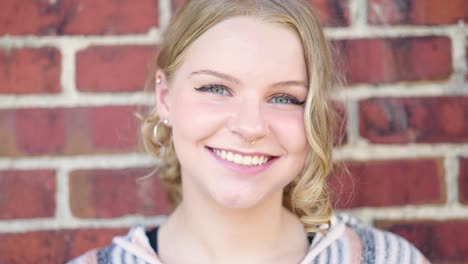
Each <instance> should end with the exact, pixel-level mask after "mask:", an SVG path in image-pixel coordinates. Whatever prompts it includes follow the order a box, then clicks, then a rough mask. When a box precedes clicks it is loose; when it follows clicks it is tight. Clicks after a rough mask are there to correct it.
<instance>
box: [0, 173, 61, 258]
mask: <svg viewBox="0 0 468 264" xmlns="http://www.w3.org/2000/svg"><path fill="white" fill-rule="evenodd" d="M0 208H2V210H0V219H15V218H39V217H53V216H54V215H55V171H53V170H6V171H0ZM0 262H1V261H0ZM2 263H3V262H2Z"/></svg>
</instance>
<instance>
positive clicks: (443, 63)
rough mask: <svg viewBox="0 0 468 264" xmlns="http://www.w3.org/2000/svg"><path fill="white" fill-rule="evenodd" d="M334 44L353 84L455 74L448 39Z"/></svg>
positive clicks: (429, 38) (445, 76)
mask: <svg viewBox="0 0 468 264" xmlns="http://www.w3.org/2000/svg"><path fill="white" fill-rule="evenodd" d="M334 45H335V46H336V47H337V48H338V52H339V54H340V55H341V56H342V58H341V60H343V65H345V72H346V75H347V81H348V82H349V83H350V84H356V83H370V84H381V83H393V82H399V81H420V80H446V79H448V78H449V77H450V75H451V74H452V57H451V44H450V40H449V39H448V38H446V37H411V38H389V39H376V38H373V39H352V40H342V41H335V42H334Z"/></svg>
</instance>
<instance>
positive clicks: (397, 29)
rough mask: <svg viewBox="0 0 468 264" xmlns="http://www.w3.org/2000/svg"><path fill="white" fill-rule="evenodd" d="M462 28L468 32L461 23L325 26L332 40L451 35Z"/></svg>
mask: <svg viewBox="0 0 468 264" xmlns="http://www.w3.org/2000/svg"><path fill="white" fill-rule="evenodd" d="M457 30H461V31H462V32H464V34H468V27H466V26H459V25H443V26H398V25H396V26H366V27H349V28H346V27H341V28H325V29H324V31H325V35H326V36H327V38H328V39H330V40H339V39H360V38H398V37H425V36H447V37H448V36H450V34H452V33H451V32H452V31H457Z"/></svg>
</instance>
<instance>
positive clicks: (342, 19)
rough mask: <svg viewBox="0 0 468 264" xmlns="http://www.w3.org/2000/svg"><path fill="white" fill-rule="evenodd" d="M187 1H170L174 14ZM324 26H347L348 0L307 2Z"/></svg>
mask: <svg viewBox="0 0 468 264" xmlns="http://www.w3.org/2000/svg"><path fill="white" fill-rule="evenodd" d="M186 2H187V1H186V0H172V10H173V12H174V13H175V12H176V11H177V10H179V9H180V8H181V7H182V6H183V5H184V4H185V3H186ZM308 2H309V3H310V4H311V5H312V7H313V8H314V10H315V12H316V14H317V15H318V16H319V18H320V21H321V22H322V24H323V25H324V26H327V27H336V26H347V25H349V7H348V6H349V0H308Z"/></svg>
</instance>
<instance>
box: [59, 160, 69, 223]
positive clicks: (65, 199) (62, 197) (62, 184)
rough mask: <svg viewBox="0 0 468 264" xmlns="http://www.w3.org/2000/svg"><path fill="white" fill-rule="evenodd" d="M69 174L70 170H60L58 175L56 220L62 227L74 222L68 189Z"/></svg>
mask: <svg viewBox="0 0 468 264" xmlns="http://www.w3.org/2000/svg"><path fill="white" fill-rule="evenodd" d="M69 172H70V171H69V170H68V169H64V168H59V169H58V170H57V173H56V188H57V190H56V192H55V202H56V209H55V218H56V221H57V222H58V223H59V224H61V225H65V224H66V223H68V222H70V221H71V220H72V215H71V210H70V202H69V201H70V198H69V188H68V175H69Z"/></svg>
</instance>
